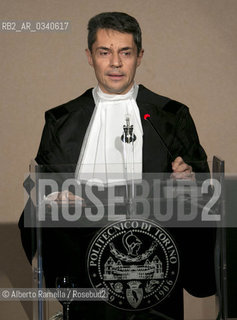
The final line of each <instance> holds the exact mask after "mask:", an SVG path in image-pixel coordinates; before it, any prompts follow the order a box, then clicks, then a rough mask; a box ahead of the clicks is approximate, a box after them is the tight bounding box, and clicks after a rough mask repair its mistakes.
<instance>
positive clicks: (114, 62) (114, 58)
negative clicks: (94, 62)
mask: <svg viewBox="0 0 237 320" xmlns="http://www.w3.org/2000/svg"><path fill="white" fill-rule="evenodd" d="M110 64H111V67H114V68H120V67H121V66H122V60H121V57H120V55H119V53H113V54H112V55H111V60H110Z"/></svg>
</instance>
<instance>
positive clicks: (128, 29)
mask: <svg viewBox="0 0 237 320" xmlns="http://www.w3.org/2000/svg"><path fill="white" fill-rule="evenodd" d="M99 29H112V30H115V31H119V32H122V33H131V34H132V35H133V40H134V42H135V44H136V47H137V55H138V54H139V53H140V51H141V48H142V33H141V29H140V26H139V24H138V22H137V20H136V19H135V18H133V17H131V16H130V15H128V14H126V13H123V12H103V13H100V14H98V15H96V16H94V17H93V18H91V19H90V20H89V23H88V48H89V50H90V51H91V52H92V45H93V43H94V42H95V41H96V33H97V31H98V30H99Z"/></svg>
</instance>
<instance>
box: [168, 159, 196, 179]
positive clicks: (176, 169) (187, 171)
mask: <svg viewBox="0 0 237 320" xmlns="http://www.w3.org/2000/svg"><path fill="white" fill-rule="evenodd" d="M172 170H173V173H172V174H171V178H173V179H194V177H195V176H194V173H193V172H192V167H191V166H189V165H188V164H187V163H185V162H184V161H183V159H182V158H181V157H177V158H176V159H175V160H174V161H173V162H172Z"/></svg>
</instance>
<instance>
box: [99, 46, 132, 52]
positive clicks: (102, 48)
mask: <svg viewBox="0 0 237 320" xmlns="http://www.w3.org/2000/svg"><path fill="white" fill-rule="evenodd" d="M132 49H133V48H132V47H123V48H120V49H119V51H127V50H132ZM97 50H105V51H110V50H111V48H108V47H103V46H101V47H98V48H96V51H97Z"/></svg>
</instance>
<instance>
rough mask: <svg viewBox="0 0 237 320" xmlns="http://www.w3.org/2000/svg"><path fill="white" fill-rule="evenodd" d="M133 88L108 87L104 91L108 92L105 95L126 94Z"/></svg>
mask: <svg viewBox="0 0 237 320" xmlns="http://www.w3.org/2000/svg"><path fill="white" fill-rule="evenodd" d="M131 87H132V86H123V87H121V86H119V87H106V88H105V90H103V89H102V91H104V92H105V91H106V92H105V93H108V94H125V93H127V92H128V91H129V90H130V89H131Z"/></svg>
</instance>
